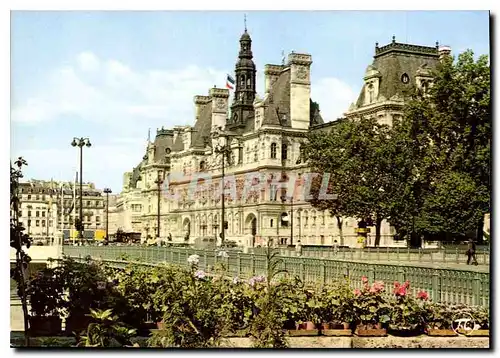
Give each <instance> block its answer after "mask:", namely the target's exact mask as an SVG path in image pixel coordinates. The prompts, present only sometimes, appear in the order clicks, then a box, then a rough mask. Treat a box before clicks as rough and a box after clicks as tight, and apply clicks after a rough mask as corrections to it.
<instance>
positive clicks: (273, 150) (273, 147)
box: [271, 143, 276, 159]
mask: <svg viewBox="0 0 500 358" xmlns="http://www.w3.org/2000/svg"><path fill="white" fill-rule="evenodd" d="M271 159H276V143H271Z"/></svg>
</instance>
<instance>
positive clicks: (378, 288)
mask: <svg viewBox="0 0 500 358" xmlns="http://www.w3.org/2000/svg"><path fill="white" fill-rule="evenodd" d="M372 288H373V290H374V292H382V291H383V290H384V283H383V282H382V281H375V282H374V283H373V285H372Z"/></svg>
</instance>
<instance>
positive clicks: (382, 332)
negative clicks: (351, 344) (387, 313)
mask: <svg viewBox="0 0 500 358" xmlns="http://www.w3.org/2000/svg"><path fill="white" fill-rule="evenodd" d="M381 327H382V325H381V324H380V323H376V324H360V325H358V326H357V327H356V331H355V332H354V333H355V334H356V335H357V336H361V337H385V336H387V330H386V329H385V328H381Z"/></svg>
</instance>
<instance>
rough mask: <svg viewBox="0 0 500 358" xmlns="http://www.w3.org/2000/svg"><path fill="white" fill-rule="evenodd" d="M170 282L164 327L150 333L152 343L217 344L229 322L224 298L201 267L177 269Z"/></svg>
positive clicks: (211, 345)
mask: <svg viewBox="0 0 500 358" xmlns="http://www.w3.org/2000/svg"><path fill="white" fill-rule="evenodd" d="M169 283H171V284H172V287H173V290H172V292H175V294H171V295H169V297H168V299H169V302H168V305H166V307H165V314H164V316H163V327H162V328H163V329H161V330H157V331H154V332H153V335H152V337H151V338H150V340H149V344H150V345H152V346H157V345H160V346H162V347H180V348H208V347H215V346H218V345H219V344H220V342H221V339H222V337H223V336H224V335H225V334H227V332H228V330H229V327H230V324H229V315H228V312H227V311H226V310H225V308H226V307H225V305H224V299H223V298H222V296H221V295H218V293H217V291H216V289H215V287H216V286H215V285H214V284H213V283H212V280H211V278H210V277H209V276H208V275H207V274H206V273H205V272H203V271H201V270H196V271H195V270H194V269H192V270H190V271H185V272H180V273H179V275H178V277H176V280H175V281H173V282H169Z"/></svg>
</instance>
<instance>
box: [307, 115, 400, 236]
mask: <svg viewBox="0 0 500 358" xmlns="http://www.w3.org/2000/svg"><path fill="white" fill-rule="evenodd" d="M304 155H305V157H306V159H307V160H308V162H309V164H310V165H311V169H312V170H313V171H315V172H319V173H329V175H330V178H329V179H330V182H331V183H330V184H331V188H330V190H331V191H332V192H334V193H335V194H336V195H337V197H338V199H337V200H320V199H319V197H318V196H317V195H316V196H315V195H314V194H317V193H318V182H316V184H315V185H313V190H312V192H313V199H312V200H311V203H312V205H313V206H315V207H318V208H320V209H322V210H325V209H328V210H330V212H331V213H332V214H333V215H336V216H337V220H339V218H340V217H341V216H351V217H356V218H359V219H362V220H366V219H370V220H373V222H374V223H375V245H376V246H378V245H379V244H380V228H381V224H382V221H383V220H384V219H386V218H388V217H389V214H390V212H391V207H392V199H393V196H394V195H395V186H396V187H397V186H399V182H398V180H395V179H394V173H393V172H394V165H393V164H394V158H393V157H394V156H398V155H399V152H398V151H397V150H395V147H394V145H393V143H392V142H391V140H390V128H389V127H388V126H387V125H383V124H379V123H377V121H376V120H375V119H371V118H361V119H359V120H353V121H347V120H341V121H339V122H338V123H336V124H335V125H334V126H333V127H332V129H331V130H330V131H328V132H313V133H311V134H310V135H309V137H308V143H307V144H305V147H304ZM397 170H399V169H397Z"/></svg>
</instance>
